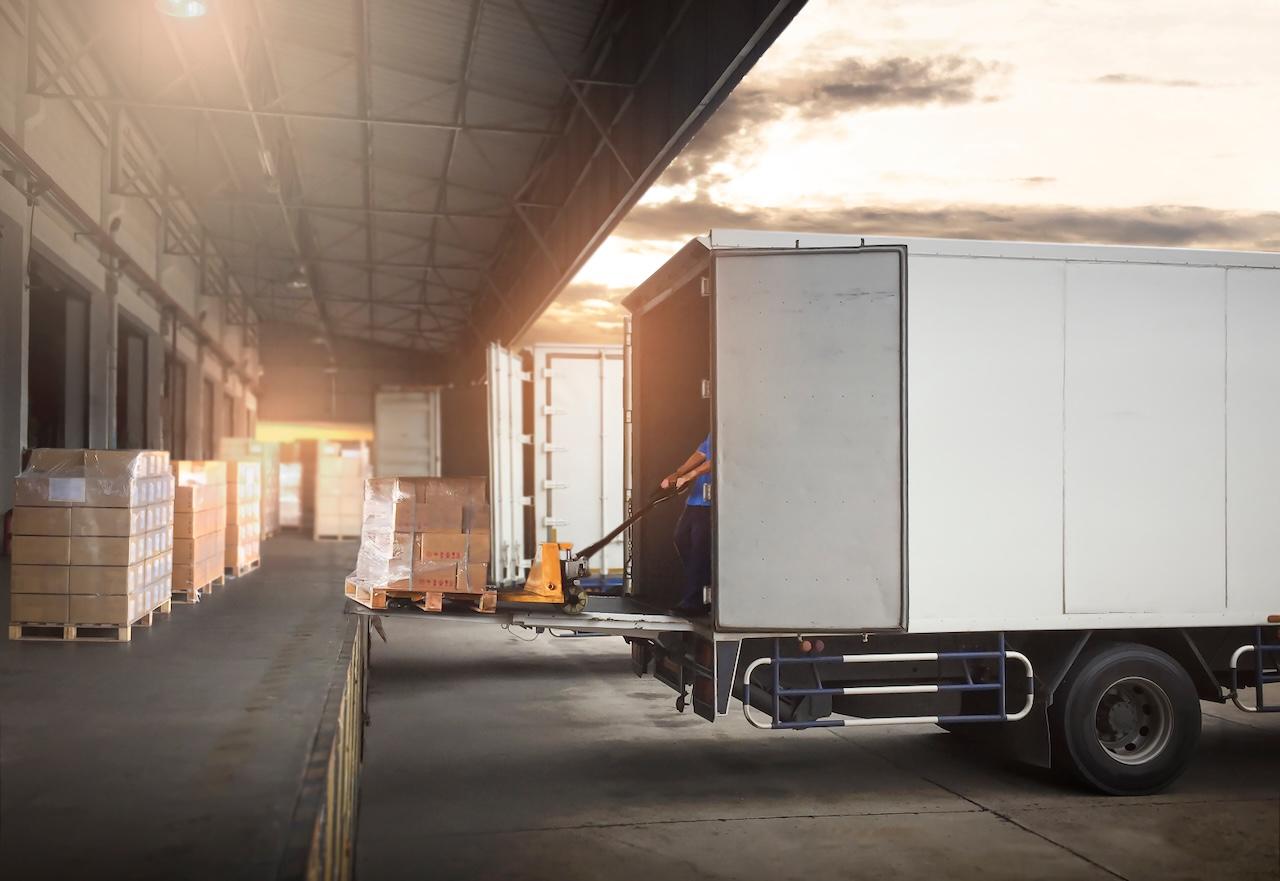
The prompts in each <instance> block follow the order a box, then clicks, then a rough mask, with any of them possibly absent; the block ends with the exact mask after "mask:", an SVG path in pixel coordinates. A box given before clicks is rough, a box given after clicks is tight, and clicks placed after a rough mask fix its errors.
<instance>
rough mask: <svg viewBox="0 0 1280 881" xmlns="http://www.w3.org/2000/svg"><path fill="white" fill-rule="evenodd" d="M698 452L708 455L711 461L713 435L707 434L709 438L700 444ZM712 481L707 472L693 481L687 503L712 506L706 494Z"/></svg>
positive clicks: (708, 459)
mask: <svg viewBox="0 0 1280 881" xmlns="http://www.w3.org/2000/svg"><path fill="white" fill-rule="evenodd" d="M698 452H699V453H701V454H702V455H704V456H706V457H707V461H708V462H710V461H711V435H710V434H708V435H707V439H706V440H704V441H703V442H702V443H700V444H698ZM710 483H711V473H710V472H707V473H706V474H702V475H699V476H698V479H697V480H695V481H694V482H693V489H691V490H689V500H688V501H687V502H685V504H686V505H693V506H695V507H710V506H711V501H710V500H709V499H708V498H707V496H706V487H707V486H709V485H710Z"/></svg>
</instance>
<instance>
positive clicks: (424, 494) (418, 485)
mask: <svg viewBox="0 0 1280 881" xmlns="http://www.w3.org/2000/svg"><path fill="white" fill-rule="evenodd" d="M489 548H490V538H489V506H488V503H487V502H486V496H485V479H484V478H482V477H476V478H448V477H382V478H375V479H373V480H370V481H368V482H367V484H366V488H365V498H364V526H363V528H362V530H361V533H360V553H359V556H358V557H357V560H356V570H355V571H354V572H352V573H351V575H349V576H348V577H347V579H346V594H347V596H348V597H350V598H351V599H352V600H355V601H356V602H358V603H360V604H361V605H364V606H368V607H369V608H371V609H385V608H387V607H388V606H391V605H410V604H411V605H415V606H417V607H418V608H420V609H422V610H423V611H426V612H439V611H441V610H442V609H443V608H444V606H445V604H446V603H447V602H454V603H458V602H461V603H465V604H466V605H468V606H469V607H471V608H472V609H474V610H476V611H479V612H492V611H494V610H495V609H496V608H497V594H496V593H495V592H494V591H493V590H491V589H490V588H489V586H488V581H489Z"/></svg>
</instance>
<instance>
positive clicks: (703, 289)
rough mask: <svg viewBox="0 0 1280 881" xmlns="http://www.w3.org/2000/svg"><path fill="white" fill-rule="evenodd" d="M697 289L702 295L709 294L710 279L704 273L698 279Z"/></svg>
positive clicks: (706, 295) (707, 295)
mask: <svg viewBox="0 0 1280 881" xmlns="http://www.w3.org/2000/svg"><path fill="white" fill-rule="evenodd" d="M698 291H699V293H701V294H702V296H704V297H709V296H711V279H709V278H707V277H706V276H705V275H704V276H702V278H700V279H698Z"/></svg>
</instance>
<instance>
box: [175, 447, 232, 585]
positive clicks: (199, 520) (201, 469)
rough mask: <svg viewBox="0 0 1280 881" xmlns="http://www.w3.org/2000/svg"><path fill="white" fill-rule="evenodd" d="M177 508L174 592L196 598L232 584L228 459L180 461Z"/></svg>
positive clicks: (178, 467) (176, 489) (177, 471)
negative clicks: (226, 561)
mask: <svg viewBox="0 0 1280 881" xmlns="http://www.w3.org/2000/svg"><path fill="white" fill-rule="evenodd" d="M173 475H174V478H175V479H176V480H177V487H176V488H175V490H174V503H173V508H174V514H173V584H172V588H171V589H172V591H173V598H174V600H175V601H177V602H186V603H195V602H199V601H200V597H201V595H202V594H203V595H206V596H207V595H208V594H209V593H211V592H212V591H213V588H214V587H215V586H217V585H219V584H226V575H225V573H224V571H223V565H224V563H223V561H224V559H225V556H226V549H225V546H224V542H225V541H226V531H227V463H226V462H217V461H209V462H198V461H195V462H193V461H177V462H174V463H173Z"/></svg>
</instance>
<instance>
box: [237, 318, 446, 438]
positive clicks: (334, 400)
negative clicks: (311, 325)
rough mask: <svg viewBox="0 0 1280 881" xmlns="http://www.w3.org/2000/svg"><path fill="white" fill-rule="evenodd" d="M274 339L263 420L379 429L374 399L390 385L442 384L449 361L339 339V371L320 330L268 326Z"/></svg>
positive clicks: (264, 383) (268, 349)
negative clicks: (320, 337) (321, 340)
mask: <svg viewBox="0 0 1280 881" xmlns="http://www.w3.org/2000/svg"><path fill="white" fill-rule="evenodd" d="M262 334H263V336H264V337H267V338H269V339H270V340H271V344H270V345H269V346H265V347H263V349H262V379H261V382H260V385H259V388H260V397H261V403H260V408H259V412H258V416H259V418H261V419H262V420H263V421H265V422H290V423H309V422H311V423H313V422H326V423H333V422H348V423H359V424H361V425H372V424H373V399H374V395H375V393H376V392H377V390H378V389H379V388H382V387H385V386H395V385H398V386H412V385H439V384H441V382H442V381H443V380H444V378H445V377H446V375H447V371H446V364H445V361H444V359H442V358H441V357H440V356H436V355H428V354H426V353H424V352H419V351H413V350H410V349H397V348H392V347H389V346H381V345H377V344H375V343H365V342H361V341H359V340H353V339H346V338H343V337H337V338H335V339H334V340H333V346H334V358H335V359H336V361H337V366H336V368H335V369H334V370H332V371H329V372H327V368H329V363H330V362H329V355H328V352H327V350H326V349H325V347H324V346H323V345H320V344H318V343H317V342H315V340H316V334H315V331H309V330H307V329H306V328H303V327H299V326H297V325H290V324H267V325H263V326H262Z"/></svg>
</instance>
